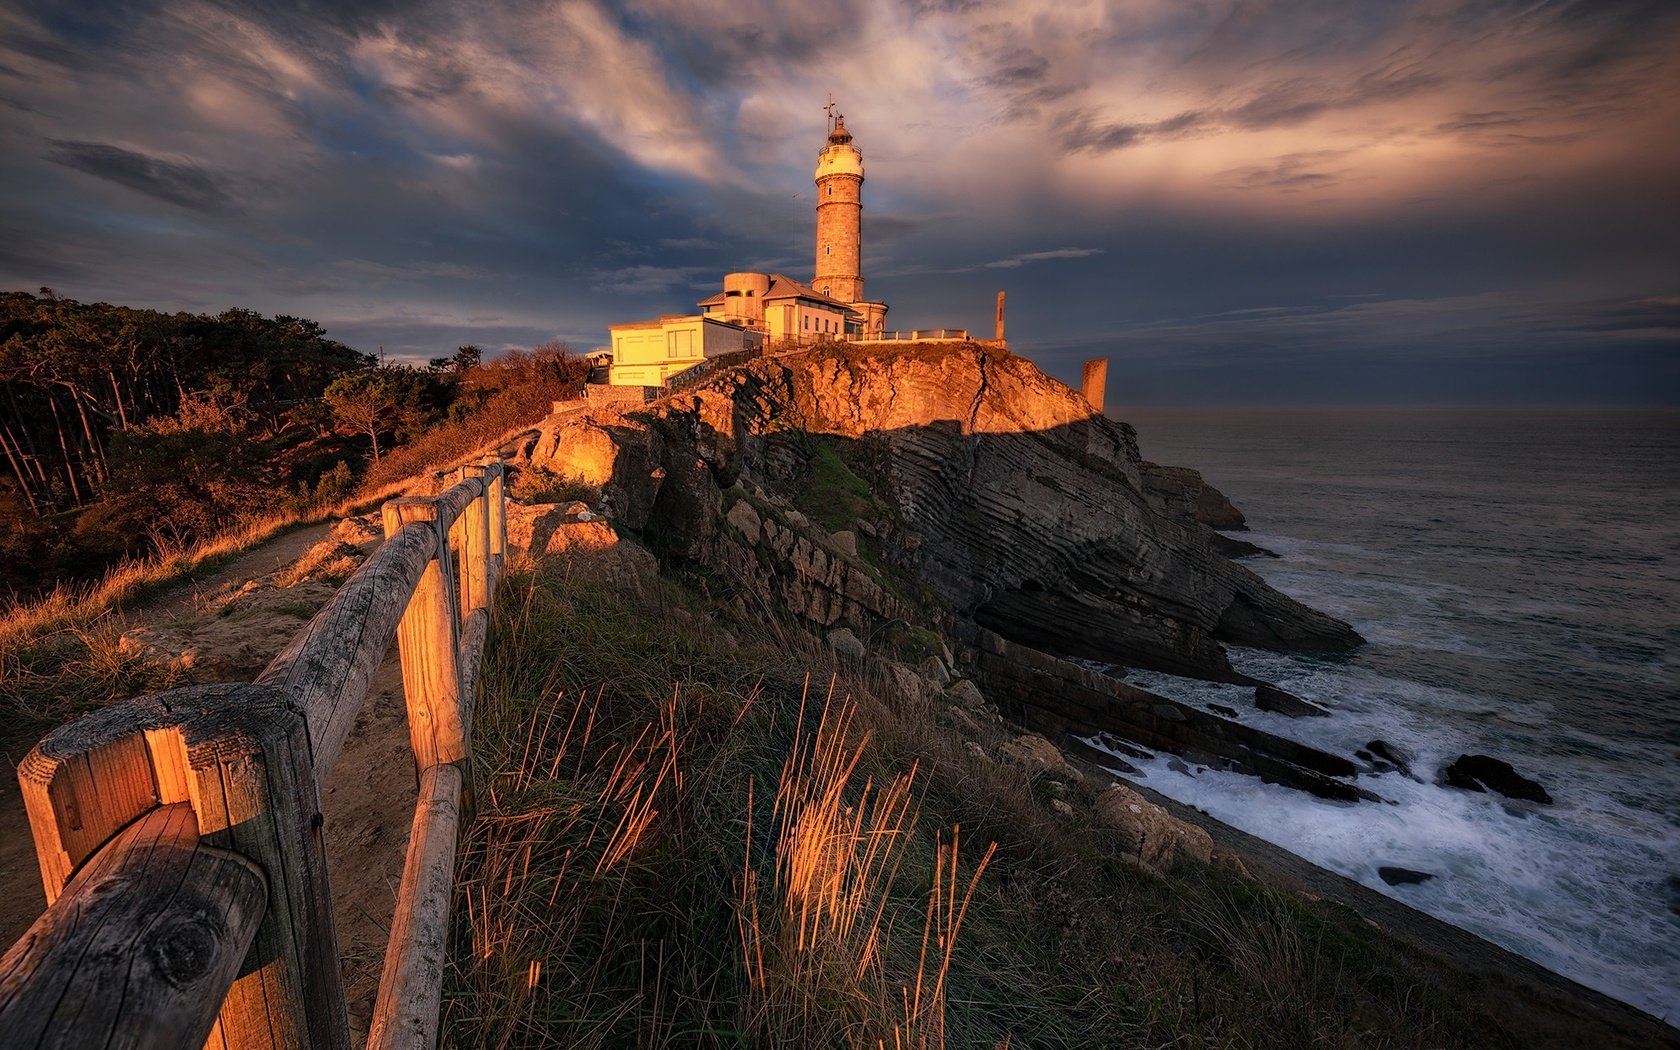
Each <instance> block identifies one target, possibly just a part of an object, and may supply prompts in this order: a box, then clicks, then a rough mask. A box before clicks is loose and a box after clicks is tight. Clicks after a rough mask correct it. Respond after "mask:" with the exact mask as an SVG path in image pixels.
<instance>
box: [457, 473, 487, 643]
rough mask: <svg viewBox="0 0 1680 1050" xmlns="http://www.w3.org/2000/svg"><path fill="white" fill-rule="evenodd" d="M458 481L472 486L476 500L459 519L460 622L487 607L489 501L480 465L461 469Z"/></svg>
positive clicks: (468, 505)
mask: <svg viewBox="0 0 1680 1050" xmlns="http://www.w3.org/2000/svg"><path fill="white" fill-rule="evenodd" d="M461 480H462V481H469V482H475V483H477V485H478V492H479V494H478V496H477V497H475V498H474V499H473V501H472V502H471V503H469V504H467V509H466V511H465V513H463V514H462V515H461V522H460V524H461V544H460V550H461V622H462V624H463V625H465V623H466V620H467V617H469V616H471V615H472V613H473V610H475V609H485V608H488V607H489V605H490V508H489V503H490V501H489V500H488V499H487V498H486V494H487V491H488V479H487V478H486V477H485V468H484V466H483V465H482V464H481V465H479V466H474V467H462V468H461Z"/></svg>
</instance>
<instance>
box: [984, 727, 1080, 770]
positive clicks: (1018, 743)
mask: <svg viewBox="0 0 1680 1050" xmlns="http://www.w3.org/2000/svg"><path fill="white" fill-rule="evenodd" d="M998 761H999V762H1002V763H1003V764H1004V765H1006V766H1019V767H1021V768H1022V769H1025V770H1026V771H1027V772H1029V773H1032V774H1035V775H1036V774H1039V773H1047V774H1049V775H1050V776H1055V777H1062V778H1064V779H1067V780H1074V781H1078V780H1084V779H1085V776H1084V774H1082V773H1080V772H1079V770H1077V769H1075V768H1073V766H1071V765H1069V764H1068V760H1067V758H1066V757H1065V756H1063V754H1062V753H1061V751H1059V750H1058V749H1057V748H1056V745H1055V744H1052V743H1051V742H1050V741H1048V740H1046V739H1044V738H1043V737H1041V736H1039V735H1038V734H1036V733H1028V734H1027V735H1025V736H1018V737H1016V738H1015V739H1014V740H1010V741H1008V742H1006V743H1004V744H1003V745H1002V746H1001V747H999V748H998Z"/></svg>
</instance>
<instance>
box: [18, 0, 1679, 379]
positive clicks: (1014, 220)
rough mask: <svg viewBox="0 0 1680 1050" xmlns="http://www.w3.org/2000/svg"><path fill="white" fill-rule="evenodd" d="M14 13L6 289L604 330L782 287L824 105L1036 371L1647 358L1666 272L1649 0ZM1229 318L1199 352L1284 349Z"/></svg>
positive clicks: (682, 1) (165, 0)
mask: <svg viewBox="0 0 1680 1050" xmlns="http://www.w3.org/2000/svg"><path fill="white" fill-rule="evenodd" d="M0 3H4V6H0V179H3V180H4V187H5V189H6V191H7V192H6V194H5V195H4V197H3V198H0V230H3V231H4V232H5V233H6V235H7V236H6V237H4V238H0V282H3V283H4V284H5V285H6V286H8V287H34V286H36V285H39V284H52V285H55V286H62V287H61V288H60V290H61V291H64V292H66V294H72V295H80V296H83V297H106V298H113V299H121V300H132V301H136V302H144V303H154V304H157V305H164V306H186V307H194V308H203V307H213V306H216V307H219V306H221V305H225V304H227V303H230V302H241V303H245V304H248V305H252V306H256V307H259V308H266V309H268V310H271V311H283V312H289V313H302V314H311V315H314V316H318V317H321V318H323V319H324V320H326V321H328V322H329V323H330V324H331V325H332V327H333V330H334V333H335V334H337V335H339V336H341V337H343V338H346V339H349V340H351V341H352V342H357V343H361V342H369V343H372V342H382V343H384V344H386V346H387V349H388V350H390V351H392V352H394V353H396V354H399V355H407V356H411V357H426V356H431V355H434V354H436V353H440V352H448V351H449V350H450V349H452V347H453V345H455V344H456V343H457V342H465V341H476V342H481V343H486V344H490V345H495V344H497V343H498V342H505V343H507V344H517V343H531V342H536V341H539V340H541V339H545V338H548V337H551V336H555V335H559V336H562V337H568V338H571V339H572V340H573V341H574V342H576V343H577V344H578V345H580V346H589V345H593V344H595V343H597V342H599V341H600V340H601V338H602V333H603V330H604V327H605V325H606V324H607V323H609V322H612V321H619V320H624V319H626V318H633V317H635V316H642V315H653V314H657V313H660V312H667V311H669V310H672V309H680V308H683V307H684V306H686V305H687V304H688V303H690V302H692V300H694V299H696V298H698V297H699V295H701V294H704V292H705V290H706V289H708V288H710V287H711V286H712V285H714V284H715V283H716V279H717V277H718V275H719V274H721V273H724V272H729V271H734V270H741V269H750V270H764V271H769V270H786V271H788V272H794V271H796V270H802V268H803V266H804V265H806V263H805V262H804V261H803V260H804V257H805V255H806V250H807V248H808V245H807V244H806V241H807V240H808V228H809V223H810V219H811V209H812V207H813V204H814V202H813V200H812V199H811V197H810V193H811V187H810V180H809V175H810V170H811V165H812V163H813V160H814V156H815V152H816V150H817V148H818V147H819V146H820V145H821V144H822V142H821V139H822V133H823V127H824V124H823V114H822V111H821V109H820V107H821V105H822V103H823V101H824V100H825V99H826V98H827V96H828V95H829V93H832V94H833V95H834V97H835V98H836V99H837V101H838V102H839V106H840V110H841V111H842V112H844V113H845V115H846V117H847V120H848V125H849V126H850V127H852V128H853V130H854V132H855V133H856V134H857V136H858V142H859V144H860V146H862V147H863V148H864V149H865V151H866V152H867V154H868V156H869V163H870V196H869V201H868V203H867V204H866V208H865V216H864V223H865V237H864V243H865V259H864V270H865V274H866V276H868V277H869V278H870V280H871V281H873V282H877V283H872V284H871V285H870V287H871V289H872V291H878V292H879V293H880V294H881V295H882V296H884V297H886V298H888V299H890V300H891V301H893V302H894V303H895V304H900V305H898V306H897V307H896V308H895V316H898V315H900V314H902V316H903V318H904V319H905V320H906V322H907V323H909V322H911V321H916V322H920V323H925V324H928V325H940V324H949V325H966V326H967V327H970V328H973V329H977V330H981V329H984V328H985V327H987V324H988V321H987V311H988V308H989V302H990V294H991V293H992V292H993V291H995V288H996V286H998V285H1001V284H1003V283H1004V279H1005V278H1006V279H1007V284H1008V286H1009V288H1010V289H1011V291H1012V302H1013V303H1014V304H1016V308H1017V311H1018V312H1017V313H1016V315H1015V319H1016V321H1017V322H1018V327H1015V328H1013V329H1012V334H1018V335H1020V336H1022V337H1025V336H1026V335H1027V334H1028V333H1029V332H1030V333H1031V334H1032V336H1033V337H1034V340H1035V342H1037V343H1038V345H1040V346H1043V347H1046V348H1047V349H1049V350H1050V351H1051V352H1054V348H1055V347H1058V346H1066V347H1069V348H1073V347H1076V346H1078V347H1080V348H1083V347H1087V346H1090V345H1094V344H1096V343H1098V342H1102V341H1104V340H1112V338H1113V337H1114V336H1115V333H1116V331H1117V327H1116V326H1120V327H1119V329H1118V330H1120V331H1122V334H1124V333H1125V332H1141V331H1142V329H1140V328H1139V327H1138V326H1140V325H1143V326H1151V327H1150V330H1149V339H1150V340H1152V341H1151V342H1150V343H1149V345H1150V346H1159V345H1162V344H1161V343H1160V342H1159V340H1161V339H1162V338H1165V336H1166V334H1167V333H1169V332H1183V331H1186V330H1188V329H1191V328H1199V327H1202V326H1204V325H1205V321H1206V319H1207V318H1209V317H1212V316H1215V315H1219V316H1230V315H1233V314H1234V313H1235V312H1239V311H1256V310H1268V311H1274V313H1273V314H1268V315H1265V316H1267V317H1271V316H1275V313H1276V312H1277V311H1281V312H1283V313H1286V314H1291V315H1298V314H1299V313H1301V312H1302V311H1306V312H1309V313H1315V314H1316V313H1324V312H1327V311H1336V312H1338V313H1337V317H1336V320H1335V322H1334V324H1335V326H1336V327H1337V329H1338V332H1340V333H1343V334H1341V335H1338V338H1339V339H1342V338H1346V339H1349V340H1351V344H1353V345H1357V344H1359V343H1361V342H1362V341H1364V342H1369V341H1370V340H1371V339H1373V338H1377V337H1378V336H1381V335H1382V333H1383V332H1385V331H1387V329H1384V328H1381V327H1371V326H1369V325H1367V324H1366V323H1365V321H1364V320H1363V318H1365V317H1366V316H1367V315H1368V314H1369V313H1370V311H1366V310H1364V309H1363V306H1366V305H1369V304H1370V303H1371V302H1377V303H1393V304H1401V303H1414V302H1429V303H1436V304H1440V303H1443V302H1446V301H1447V300H1451V301H1453V302H1456V303H1458V304H1459V306H1457V307H1454V308H1453V309H1452V310H1451V311H1449V312H1451V313H1453V316H1454V318H1456V319H1455V320H1452V321H1450V322H1446V323H1444V324H1443V325H1441V326H1438V327H1436V328H1432V329H1430V331H1429V332H1428V333H1427V335H1428V339H1427V340H1426V341H1427V342H1429V343H1431V344H1432V345H1433V344H1439V345H1445V344H1446V343H1450V342H1453V341H1454V340H1460V339H1465V338H1468V337H1469V335H1468V333H1480V334H1478V335H1477V336H1476V338H1477V340H1478V341H1479V345H1480V343H1485V342H1486V334H1487V333H1488V332H1489V331H1491V330H1492V329H1493V328H1494V327H1497V325H1498V324H1499V323H1501V322H1500V321H1499V320H1498V317H1504V316H1513V315H1522V316H1530V315H1532V314H1534V313H1535V312H1536V311H1537V310H1540V309H1541V308H1542V307H1544V308H1545V310H1549V311H1552V312H1556V311H1558V310H1560V309H1563V304H1573V305H1569V306H1568V309H1565V310H1564V311H1563V312H1564V313H1565V314H1567V315H1568V316H1559V317H1557V318H1555V319H1554V320H1552V321H1547V322H1545V327H1544V331H1538V330H1535V329H1533V326H1529V327H1528V328H1524V329H1523V330H1522V331H1521V333H1520V337H1519V336H1513V337H1511V338H1509V339H1508V340H1507V341H1506V344H1507V345H1508V346H1510V347H1513V348H1514V347H1517V346H1518V345H1532V344H1533V343H1535V342H1536V341H1539V342H1541V343H1548V342H1549V341H1550V340H1551V338H1552V336H1551V335H1550V334H1548V333H1555V332H1561V331H1571V330H1572V331H1582V330H1586V329H1587V328H1595V330H1604V326H1605V325H1606V324H1607V323H1609V322H1608V321H1607V320H1606V316H1605V315H1606V314H1607V313H1609V314H1613V315H1614V316H1615V317H1617V318H1626V317H1627V316H1628V315H1629V314H1630V311H1631V312H1632V313H1634V314H1638V315H1639V320H1638V322H1637V325H1636V327H1635V328H1634V329H1632V330H1637V331H1640V332H1644V333H1647V335H1649V334H1650V333H1652V332H1656V333H1658V335H1657V336H1655V337H1654V338H1658V339H1659V340H1661V339H1666V340H1668V342H1667V343H1666V344H1664V345H1667V346H1670V347H1672V344H1673V341H1674V339H1675V336H1674V334H1673V332H1672V328H1673V323H1672V322H1673V319H1672V318H1667V319H1665V316H1666V315H1663V314H1662V311H1660V310H1659V311H1656V313H1655V314H1653V313H1652V311H1651V310H1650V309H1648V308H1647V307H1636V306H1635V305H1634V304H1638V303H1647V304H1648V303H1650V302H1655V301H1660V300H1661V299H1662V298H1663V297H1665V296H1672V295H1673V294H1674V292H1675V288H1676V285H1677V284H1680V273H1677V272H1676V269H1677V267H1676V264H1675V262H1674V256H1673V253H1672V251H1664V250H1663V249H1662V247H1661V245H1662V244H1663V243H1669V244H1672V243H1673V241H1674V240H1675V239H1676V238H1677V237H1680V218H1677V216H1680V201H1676V199H1675V196H1676V194H1675V190H1674V188H1673V187H1674V186H1675V185H1680V136H1676V135H1674V134H1673V133H1672V128H1674V127H1676V126H1680V63H1675V62H1673V61H1672V60H1671V59H1670V58H1669V57H1668V56H1670V55H1672V54H1674V53H1676V52H1680V7H1676V6H1675V5H1674V4H1672V3H1666V2H1661V0H1651V2H1645V0H1592V2H1588V0H1577V2H1557V3H1539V4H1535V3H1498V2H1486V0H1424V2H1418V3H1393V2H1388V0H1382V2H1378V0H1368V2H1357V0H1353V2H1345V0H1336V2H1331V0H1325V2H1311V0H1308V2H1300V0H1290V2H1287V3H1285V2H1283V0H1256V2H1238V0H1212V2H1207V3H1199V4H1193V5H1192V4H1185V3H1182V2H1167V0H1161V2H1155V0H1139V2H1100V0H1094V2H1086V3H1080V2H1067V3H1055V4H1051V3H1038V2H1028V0H995V2H987V0H977V2H963V3H956V2H952V3H939V2H917V3H905V2H902V0H850V2H848V0H840V2H837V3H832V4H823V5H810V4H803V3H795V2H794V0H626V2H624V3H616V4H615V3H605V2H601V0H567V2H562V3H556V4H543V5H525V4H515V3H511V2H510V3H492V4H484V5H474V6H472V7H470V8H469V7H467V6H464V5H459V4H454V3H446V2H443V0H434V2H430V3H427V2H421V3H408V4H367V5H344V4H324V3H322V4H315V5H308V4H306V5H302V7H301V8H300V7H298V6H296V5H272V6H263V5H252V4H246V3H225V4H216V3H208V2H202V0H160V2H155V3H150V4H147V3H141V4H137V5H130V6H128V7H125V8H122V9H120V10H100V9H99V7H98V5H95V6H89V5H77V4H70V3H62V4H52V3H46V4H32V5H28V6H24V5H22V4H18V3H5V0H0ZM1180 257H1182V258H1180ZM1175 260H1176V261H1175ZM1326 260H1329V262H1327V261H1326ZM1454 260H1456V264H1455V265H1456V268H1455V265H1446V266H1444V265H1443V261H1449V262H1451V261H1454ZM1097 289H1101V290H1102V293H1103V294H1102V296H1101V297H1100V298H1099V297H1096V296H1094V295H1093V291H1094V290H1097ZM1338 297H1340V298H1338ZM1354 297H1363V298H1360V299H1359V303H1360V304H1361V307H1362V309H1361V311H1360V312H1359V313H1358V314H1352V315H1350V314H1347V313H1343V312H1340V311H1341V310H1342V308H1343V307H1345V306H1346V305H1347V303H1348V301H1350V300H1351V299H1352V298H1354ZM1488 302H1494V303H1497V304H1498V307H1497V316H1496V315H1495V314H1492V313H1488V312H1487V311H1486V310H1485V309H1484V308H1483V307H1482V306H1477V305H1475V304H1477V303H1481V304H1486V303H1488ZM913 304H914V305H913ZM1397 308H1398V307H1397ZM964 311H967V312H964ZM1379 312H1380V311H1379ZM1391 312H1392V311H1391ZM1423 313H1425V314H1428V315H1430V316H1436V315H1438V314H1439V313H1440V310H1438V309H1435V308H1433V307H1431V308H1430V309H1428V310H1425V311H1423ZM913 314H914V317H913V316H912V315H913ZM1415 315H1416V312H1415V311H1409V312H1408V316H1415ZM1246 316H1248V317H1249V318H1250V319H1249V320H1247V321H1245V322H1244V324H1245V325H1248V326H1249V327H1247V328H1243V329H1238V330H1230V331H1222V332H1221V334H1220V335H1219V337H1218V338H1217V339H1215V340H1213V342H1215V343H1224V342H1226V341H1228V340H1241V339H1243V338H1245V337H1246V335H1247V334H1252V333H1258V334H1259V335H1260V337H1261V338H1260V340H1259V341H1260V342H1261V343H1265V342H1266V340H1267V339H1268V338H1270V339H1271V340H1272V342H1273V343H1274V344H1276V345H1277V346H1279V347H1282V346H1283V345H1284V344H1285V343H1286V342H1289V343H1293V342H1294V341H1295V340H1296V337H1297V333H1296V332H1294V331H1293V330H1291V331H1290V332H1289V333H1288V334H1287V336H1286V334H1285V333H1284V331H1283V330H1281V329H1276V328H1267V327H1266V326H1267V325H1268V324H1271V323H1272V322H1270V321H1256V320H1253V317H1255V316H1258V315H1253V314H1250V315H1246ZM1615 324H1616V325H1623V324H1624V322H1623V321H1616V322H1615ZM1614 330H1615V331H1619V332H1620V331H1628V330H1630V329H1628V328H1626V327H1615V328H1614ZM1268 331H1270V332H1272V333H1273V336H1267V335H1266V333H1267V332H1268ZM1663 332H1667V333H1668V334H1667V335H1662V334H1661V333H1663ZM1173 345H1174V346H1175V347H1177V348H1178V350H1179V351H1181V352H1182V353H1181V355H1180V356H1182V355H1185V354H1187V355H1190V356H1189V357H1185V358H1184V359H1185V360H1193V359H1194V357H1195V355H1196V354H1198V353H1202V352H1203V351H1204V350H1205V349H1206V347H1207V346H1208V345H1209V342H1208V341H1207V340H1204V339H1199V338H1198V339H1195V340H1192V339H1189V338H1188V337H1184V338H1183V339H1182V340H1181V341H1180V342H1177V343H1174V344H1173ZM1068 352H1069V353H1070V354H1073V353H1082V352H1084V351H1083V349H1078V350H1074V349H1070V350H1069V351H1068ZM1579 352H1580V353H1581V354H1585V352H1586V351H1585V349H1582V350H1580V351H1579ZM1176 359H1177V358H1175V360H1176ZM1571 367H1574V366H1571ZM1117 378H1118V377H1117ZM1650 379H1651V377H1650V376H1649V375H1647V376H1646V379H1645V380H1644V382H1645V383H1646V384H1647V385H1648V384H1649V382H1650Z"/></svg>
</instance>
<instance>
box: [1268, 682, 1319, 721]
mask: <svg viewBox="0 0 1680 1050" xmlns="http://www.w3.org/2000/svg"><path fill="white" fill-rule="evenodd" d="M1254 706H1255V707H1258V708H1259V709H1260V710H1262V711H1271V712H1272V713H1274V714H1279V715H1288V716H1289V717H1290V718H1328V717H1329V716H1330V712H1328V711H1326V710H1325V709H1324V708H1322V707H1319V706H1318V705H1317V704H1312V703H1308V702H1307V701H1305V700H1303V699H1301V698H1300V697H1298V696H1296V695H1295V694H1294V693H1291V692H1287V691H1285V690H1283V689H1279V688H1278V687H1277V686H1275V685H1270V684H1268V683H1265V682H1262V683H1260V684H1259V685H1257V686H1255V687H1254Z"/></svg>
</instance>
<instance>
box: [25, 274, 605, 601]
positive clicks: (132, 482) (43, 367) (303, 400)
mask: <svg viewBox="0 0 1680 1050" xmlns="http://www.w3.org/2000/svg"><path fill="white" fill-rule="evenodd" d="M584 375H585V366H584V364H583V362H582V361H581V360H580V359H579V358H577V357H574V356H573V355H571V354H569V353H567V352H566V351H565V349H564V348H563V347H560V346H557V345H555V346H548V347H543V348H539V349H537V350H535V351H525V352H518V353H514V354H509V355H504V356H502V357H500V358H497V359H496V360H494V361H490V362H485V361H483V360H482V359H481V353H480V351H479V349H478V348H477V347H471V346H468V347H462V348H461V350H460V351H459V352H457V353H456V354H455V355H454V357H452V358H442V359H439V360H435V361H433V362H431V363H430V364H429V365H428V366H426V367H410V366H405V365H394V364H382V363H380V362H379V361H378V360H377V359H376V358H374V357H372V356H370V355H368V354H365V353H361V352H358V351H356V350H353V349H351V348H349V347H347V346H344V345H343V344H341V343H339V342H336V341H335V340H333V339H330V338H328V336H327V334H326V332H325V330H324V329H323V328H322V327H321V326H320V325H319V324H317V323H316V322H314V321H309V320H305V319H303V318H297V317H286V316H278V317H272V318H271V317H264V316H262V315H261V314H257V313H254V312H252V311H249V310H242V309H231V310H226V311H224V312H222V313H221V314H218V315H215V316H209V315H204V314H188V313H175V314H165V313H160V312H158V311H155V310H143V309H133V308H130V307H125V306H113V305H110V304H108V303H81V302H77V301H76V300H73V299H66V298H61V297H59V296H57V295H54V294H52V293H50V292H49V291H48V290H46V289H43V290H42V294H41V295H32V294H29V293H26V292H7V293H3V294H0V599H4V597H5V596H6V595H8V594H11V595H14V596H22V597H28V596H32V595H35V594H38V593H40V592H41V591H43V590H47V589H50V588H52V587H53V586H55V585H57V584H59V583H61V582H64V581H77V580H89V579H92V578H94V577H97V576H98V575H100V574H101V573H103V572H105V571H106V570H107V569H109V568H110V567H111V566H113V565H115V564H117V563H118V562H120V561H123V560H124V559H132V558H136V557H143V556H172V555H176V554H178V553H180V552H182V551H184V550H187V549H189V548H191V547H192V546H193V545H194V544H197V543H201V542H204V541H207V540H210V539H212V538H213V537H215V536H217V535H218V534H221V533H225V532H228V531H230V530H236V529H239V528H241V527H243V526H248V525H249V524H250V523H251V522H252V521H253V520H256V519H262V518H273V517H275V516H276V515H279V516H287V515H291V516H296V515H300V514H305V513H308V512H310V511H312V510H314V509H315V508H319V507H322V506H330V505H333V504H336V503H337V502H339V501H341V500H343V499H344V498H346V497H348V496H351V495H353V494H355V493H357V492H360V491H370V490H374V489H377V488H379V487H380V486H382V485H385V484H389V483H391V482H394V481H400V480H402V479H403V478H406V477H408V476H410V475H412V474H414V473H416V472H418V471H420V470H423V469H426V468H427V467H428V466H429V465H430V464H431V463H433V462H434V461H438V460H444V461H447V459H449V458H451V457H452V456H453V455H460V454H464V453H466V452H470V451H473V450H474V449H477V448H479V447H480V446H482V445H484V444H485V443H487V442H489V441H491V440H493V439H494V438H495V437H496V436H498V435H499V434H500V433H502V432H503V431H505V430H507V429H509V428H511V427H515V426H520V425H525V424H528V423H530V422H533V421H534V420H536V419H540V418H541V417H542V416H543V415H544V414H546V412H547V411H548V408H549V404H550V402H552V401H554V400H558V399H562V398H566V397H575V396H576V395H577V393H578V390H579V388H580V385H581V383H582V380H583V378H584Z"/></svg>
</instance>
